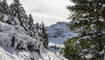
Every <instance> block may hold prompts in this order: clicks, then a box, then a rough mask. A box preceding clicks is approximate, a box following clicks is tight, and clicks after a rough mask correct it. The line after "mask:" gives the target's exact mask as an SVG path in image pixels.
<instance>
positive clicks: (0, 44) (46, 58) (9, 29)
mask: <svg viewBox="0 0 105 60" xmlns="http://www.w3.org/2000/svg"><path fill="white" fill-rule="evenodd" d="M59 27H60V26H59ZM13 37H15V42H14V46H13V47H11V45H12V41H11V40H12V39H13ZM37 38H40V37H37ZM29 43H31V45H32V46H34V47H33V48H34V49H39V50H40V54H39V53H38V52H37V51H33V52H31V51H30V50H29V49H28V47H27V45H28V44H29ZM62 43H63V42H62ZM19 44H20V46H19V48H24V50H22V49H17V46H18V45H19ZM50 44H51V46H52V45H55V43H54V44H53V42H50ZM49 46H50V45H49ZM57 46H59V47H61V46H62V47H63V45H59V44H57ZM32 59H35V60H67V59H65V58H64V57H63V56H62V55H58V54H55V53H54V52H53V51H52V50H51V51H50V50H46V49H45V48H44V47H43V43H42V42H41V41H40V40H36V39H33V38H32V37H31V36H29V35H27V32H26V31H25V30H24V28H23V27H21V26H20V25H14V26H13V25H9V24H7V23H3V22H0V60H32Z"/></svg>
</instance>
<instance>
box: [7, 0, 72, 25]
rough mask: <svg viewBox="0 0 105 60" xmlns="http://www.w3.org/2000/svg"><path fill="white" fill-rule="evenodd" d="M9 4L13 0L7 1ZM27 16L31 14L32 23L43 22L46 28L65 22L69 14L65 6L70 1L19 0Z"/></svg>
mask: <svg viewBox="0 0 105 60" xmlns="http://www.w3.org/2000/svg"><path fill="white" fill-rule="evenodd" d="M7 1H8V2H9V4H10V3H11V2H12V1H13V0H7ZM20 2H21V3H22V6H23V7H24V8H25V10H26V12H27V13H28V14H30V13H31V14H32V16H33V18H34V22H35V23H37V22H39V23H41V22H44V23H45V25H46V26H49V25H52V24H55V23H56V22H67V21H68V20H67V18H68V16H69V14H70V12H69V11H68V10H67V9H66V6H68V5H70V4H71V3H70V0H20Z"/></svg>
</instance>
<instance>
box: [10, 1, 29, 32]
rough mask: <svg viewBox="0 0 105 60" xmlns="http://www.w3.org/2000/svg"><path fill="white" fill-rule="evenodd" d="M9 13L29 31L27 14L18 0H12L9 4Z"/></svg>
mask: <svg viewBox="0 0 105 60" xmlns="http://www.w3.org/2000/svg"><path fill="white" fill-rule="evenodd" d="M10 14H11V16H15V17H17V18H18V20H19V22H20V25H21V26H23V27H24V28H25V30H26V31H29V25H28V22H29V20H28V16H27V14H26V12H25V10H24V8H23V7H22V4H20V1H19V0H14V1H13V3H12V4H11V5H10Z"/></svg>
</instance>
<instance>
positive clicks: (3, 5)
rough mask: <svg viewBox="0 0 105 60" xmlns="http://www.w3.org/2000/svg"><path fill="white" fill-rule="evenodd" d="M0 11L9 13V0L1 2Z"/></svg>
mask: <svg viewBox="0 0 105 60" xmlns="http://www.w3.org/2000/svg"><path fill="white" fill-rule="evenodd" d="M0 11H1V12H2V13H5V14H8V11H9V6H8V3H7V0H3V1H2V2H0Z"/></svg>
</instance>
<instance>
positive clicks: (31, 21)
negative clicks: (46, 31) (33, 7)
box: [29, 14, 34, 27]
mask: <svg viewBox="0 0 105 60" xmlns="http://www.w3.org/2000/svg"><path fill="white" fill-rule="evenodd" d="M33 22H34V20H33V17H32V15H31V14H30V15H29V25H30V27H31V26H32V25H33Z"/></svg>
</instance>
